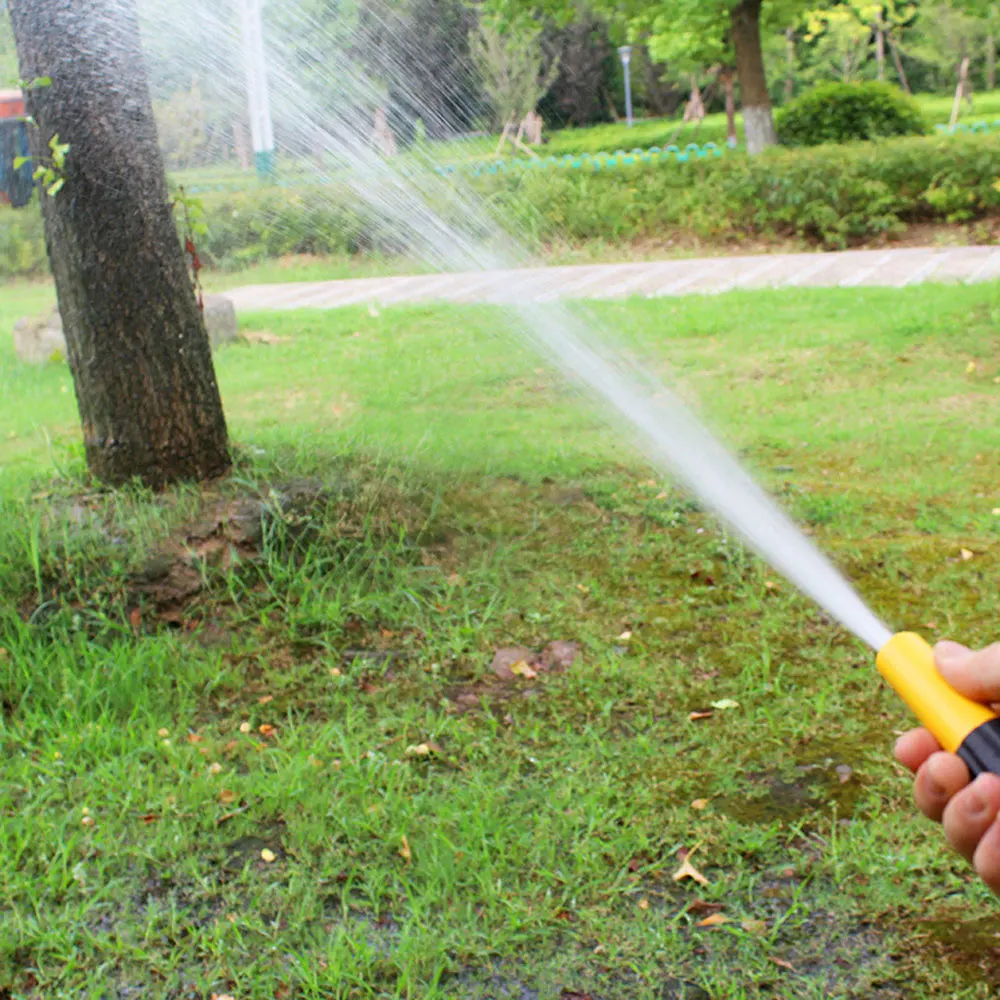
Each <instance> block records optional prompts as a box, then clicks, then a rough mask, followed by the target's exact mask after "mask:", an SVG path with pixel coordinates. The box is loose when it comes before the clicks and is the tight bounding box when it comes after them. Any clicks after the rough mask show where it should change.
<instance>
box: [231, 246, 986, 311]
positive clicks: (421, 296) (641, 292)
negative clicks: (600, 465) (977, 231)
mask: <svg viewBox="0 0 1000 1000" xmlns="http://www.w3.org/2000/svg"><path fill="white" fill-rule="evenodd" d="M995 278H1000V248H996V247H955V248H953V249H950V250H932V249H913V250H910V249H906V250H852V251H845V252H843V253H803V254H768V255H763V256H757V257H708V258H704V259H692V260H665V261H655V262H648V263H639V264H589V265H577V266H573V267H534V268H524V269H521V270H516V271H480V272H472V273H467V274H424V275H417V276H413V277H393V278H352V279H350V280H346V281H318V282H302V283H293V284H284V285H282V284H276V285H248V286H246V287H243V288H237V289H234V290H232V291H231V292H227V293H226V294H227V295H228V296H229V297H230V298H231V299H232V300H233V302H234V304H235V306H236V309H237V311H238V312H250V311H254V310H262V309H339V308H340V307H341V306H356V305H377V306H390V305H397V304H403V303H416V302H466V303H469V302H492V303H518V304H521V303H525V302H551V301H554V300H556V299H562V298H576V299H620V298H627V297H628V296H632V295H636V296H642V297H645V298H658V297H661V296H670V295H691V294H694V293H697V292H702V293H716V292H728V291H731V290H732V289H736V288H806V287H817V286H823V287H834V286H836V287H839V288H853V287H855V286H859V285H882V286H888V287H892V288H903V287H905V286H906V285H915V284H918V283H920V282H926V281H939V282H974V281H988V280H990V279H995Z"/></svg>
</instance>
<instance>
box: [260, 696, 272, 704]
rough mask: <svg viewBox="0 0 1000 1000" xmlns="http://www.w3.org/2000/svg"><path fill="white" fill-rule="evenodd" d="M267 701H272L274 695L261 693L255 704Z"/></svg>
mask: <svg viewBox="0 0 1000 1000" xmlns="http://www.w3.org/2000/svg"><path fill="white" fill-rule="evenodd" d="M269 701H274V695H273V694H265V695H261V696H260V697H259V698H258V699H257V704H258V705H266V704H267V703H268V702H269Z"/></svg>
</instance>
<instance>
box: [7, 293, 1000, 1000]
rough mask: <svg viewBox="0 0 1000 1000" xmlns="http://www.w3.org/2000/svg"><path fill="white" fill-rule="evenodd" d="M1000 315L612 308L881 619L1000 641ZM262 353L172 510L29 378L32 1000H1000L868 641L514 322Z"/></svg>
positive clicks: (13, 745)
mask: <svg viewBox="0 0 1000 1000" xmlns="http://www.w3.org/2000/svg"><path fill="white" fill-rule="evenodd" d="M998 293H1000V288H998V287H997V286H995V285H982V286H975V287H969V288H945V287H937V286H922V287H915V288H912V289H907V290H904V291H897V290H875V289H850V290H846V289H843V290H815V291H811V290H801V291H788V292H775V293H771V292H767V293H765V292H761V293H752V294H751V293H739V294H730V295H725V296H717V297H707V298H698V297H692V298H685V299H679V300H659V301H635V302H627V303H616V304H604V305H602V306H600V307H598V308H599V312H600V313H601V314H602V316H603V317H604V318H605V319H606V320H607V321H608V322H609V323H611V324H613V326H614V327H615V328H617V329H618V330H619V331H620V334H621V337H622V338H623V340H624V341H625V343H626V344H627V345H628V346H629V347H630V348H631V349H632V350H633V351H634V352H636V353H637V354H639V355H640V356H641V357H643V358H645V359H646V361H647V364H648V366H649V367H650V368H651V369H652V370H659V371H662V370H665V368H666V366H667V365H669V366H670V369H671V370H672V371H673V372H674V373H675V374H676V377H677V379H678V380H679V383H680V388H681V390H682V392H684V393H685V394H686V395H687V396H688V397H690V398H691V399H692V400H697V401H699V403H698V405H699V407H700V409H701V411H702V412H703V413H704V414H705V416H706V418H707V419H708V420H709V421H710V422H711V423H712V424H713V425H714V426H716V427H718V428H721V429H722V431H723V432H724V436H725V437H726V439H727V440H728V441H729V442H730V443H731V444H732V445H733V447H734V448H738V449H740V450H741V452H742V453H743V454H744V455H745V456H746V460H747V462H748V463H749V464H750V466H751V467H752V468H753V469H754V470H755V471H756V472H757V473H758V474H759V475H760V476H761V478H762V479H763V480H764V481H765V482H766V483H767V484H768V485H769V486H770V487H771V488H772V489H773V490H774V491H775V492H777V493H778V494H780V495H781V497H782V498H783V501H784V502H785V503H786V504H787V505H788V506H789V507H790V509H791V510H792V511H793V512H794V513H795V515H796V516H797V517H798V519H799V520H800V521H801V522H802V523H803V524H804V525H805V526H806V528H807V529H808V530H809V531H810V532H811V533H812V534H813V536H814V537H815V539H816V540H817V541H818V543H819V544H820V545H821V546H822V547H823V548H825V549H826V550H827V551H829V552H830V553H831V554H832V555H833V557H834V558H835V559H836V560H837V561H838V562H839V563H840V564H841V565H842V566H843V567H844V569H845V571H846V572H847V573H849V574H850V576H851V577H852V578H853V579H854V580H856V581H857V583H858V586H859V589H860V590H861V591H862V593H863V594H865V595H866V596H867V597H868V598H869V600H870V601H871V603H872V605H873V606H874V608H875V609H876V611H877V612H878V613H879V614H881V615H883V616H884V617H885V618H886V620H888V621H889V622H890V623H891V625H893V626H894V627H912V628H917V629H919V630H920V631H922V632H923V633H924V634H926V635H927V636H928V637H931V638H933V637H937V636H943V635H946V634H947V635H952V636H955V637H960V638H962V639H964V640H965V641H967V642H970V643H979V642H985V641H987V640H988V639H990V638H995V637H996V636H997V632H998V623H997V612H996V594H997V590H998V584H1000V516H997V515H996V514H995V513H994V510H995V509H997V508H1000V486H998V483H997V459H996V455H997V453H998V445H1000V432H998V430H997V407H998V402H1000V329H998V324H1000V296H998ZM48 294H50V293H49V292H48V291H47V290H46V288H45V287H44V286H16V287H15V286H11V287H9V288H7V289H5V290H4V291H3V292H2V293H0V329H3V328H6V327H7V326H8V325H9V323H8V320H9V319H11V318H12V317H14V316H16V315H21V314H22V313H24V312H25V311H28V307H29V306H30V307H31V308H33V309H34V308H41V306H42V305H44V300H45V296H46V295H48ZM244 326H245V327H246V328H248V329H252V330H256V331H258V332H260V331H267V332H269V333H270V334H272V335H273V336H272V337H271V338H270V339H271V340H272V341H273V342H271V343H268V344H258V345H255V346H234V347H230V348H228V349H225V350H223V351H221V352H220V353H219V355H218V356H217V367H218V373H219V378H220V381H221V385H222V389H223V395H224V398H225V402H226V408H227V412H228V416H229V420H230V425H231V430H232V435H233V438H234V441H235V442H236V443H237V445H238V456H239V457H238V462H237V466H236V470H235V471H234V474H233V475H232V477H231V478H230V479H229V480H227V481H226V482H223V483H220V484H216V485H214V486H212V487H211V488H208V489H206V490H205V491H204V492H198V491H195V490H193V489H184V490H179V491H176V492H172V493H168V494H164V495H161V496H149V495H146V494H144V493H143V492H142V491H140V490H128V491H123V492H121V493H117V494H106V493H102V492H101V491H99V490H97V489H95V488H93V487H92V486H88V485H87V484H86V483H85V481H84V480H83V478H82V467H81V458H80V447H79V442H78V431H77V428H76V423H75V421H76V415H75V408H74V403H73V397H72V388H71V386H70V380H69V377H68V374H67V372H66V371H65V369H62V368H60V367H49V368H46V369H43V370H37V369H25V368H22V367H19V366H17V365H16V363H15V362H14V360H13V357H12V355H11V353H10V348H9V344H8V343H7V342H3V343H0V387H2V390H3V391H2V393H0V427H2V428H3V433H2V434H0V517H2V524H3V530H2V532H0V594H2V595H3V600H2V601H0V745H2V749H3V753H4V760H5V768H4V781H3V783H2V785H0V813H2V816H3V820H2V823H0V879H2V895H0V913H2V920H0V996H9V997H12V998H14V997H17V998H27V997H31V998H35V997H39V998H40V997H45V998H48V997H58V996H66V997H79V996H86V997H102V998H104V997H115V998H118V997H121V998H124V997H138V996H142V997H144V998H145V997H164V998H166V997H169V998H181V997H185V998H187V997H205V998H208V997H210V996H212V995H213V994H215V995H217V996H219V997H222V996H230V997H236V998H240V1000H251V998H252V1000H264V998H272V997H274V998H279V997H280V998H292V997H315V998H318V997H324V998H329V997H336V998H341V997H342V998H376V997H407V998H413V1000H417V998H420V1000H433V998H455V1000H460V998H461V1000H476V998H482V1000H485V998H491V1000H499V998H507V997H511V998H514V997H516V998H523V1000H532V998H538V1000H549V998H561V1000H573V998H578V1000H580V998H584V997H592V998H594V1000H625V998H629V1000H631V998H658V1000H668V998H671V1000H680V998H712V1000H716V998H731V1000H736V998H756V997H760V996H772V997H782V998H789V1000H791V998H796V1000H798V998H816V1000H819V998H829V997H845V998H846V997H856V998H871V997H876V998H881V1000H890V998H893V1000H903V998H907V1000H910V998H923V997H928V998H929V997H949V998H968V1000H971V998H986V997H989V996H993V995H994V994H995V991H996V989H997V988H998V986H1000V973H998V971H997V968H996V960H995V954H996V943H997V942H996V937H995V921H994V919H993V915H994V913H995V905H996V904H995V902H994V901H993V900H992V899H991V898H990V897H988V895H987V894H986V893H985V891H984V890H982V889H981V888H980V887H979V886H978V885H977V884H976V883H975V882H974V880H973V879H972V878H970V876H969V875H968V873H967V872H966V870H965V866H964V865H963V864H962V863H960V862H959V861H958V860H956V859H955V858H953V857H952V856H951V855H950V854H948V853H947V852H946V851H945V850H944V849H943V843H942V837H941V834H940V831H939V830H938V829H936V828H934V827H932V826H931V825H930V824H929V823H926V822H925V821H922V820H920V819H919V818H918V817H917V816H916V815H915V813H914V809H913V807H912V806H911V803H910V796H909V782H908V780H907V779H906V777H905V776H904V775H903V774H902V773H901V772H900V769H899V768H898V767H897V766H896V765H894V763H893V762H892V760H891V745H892V741H893V738H894V736H893V734H894V732H897V731H900V730H902V729H903V728H904V727H906V726H907V725H908V724H909V721H908V719H907V716H906V712H905V710H904V709H903V708H902V706H901V705H900V704H899V703H898V701H897V700H896V699H895V697H894V696H893V695H892V694H891V693H890V692H888V691H887V690H886V689H885V688H884V687H883V686H882V685H881V683H880V682H879V680H878V678H877V675H876V673H875V671H874V668H873V664H872V655H871V653H870V651H868V650H866V649H864V648H863V647H862V646H861V645H860V644H859V643H858V642H856V641H855V640H853V639H852V638H851V637H849V636H848V635H846V634H845V633H844V632H843V631H842V630H840V629H839V628H837V627H835V626H834V625H832V624H831V622H830V621H829V620H828V619H827V618H825V616H824V615H822V614H821V613H820V612H819V611H818V610H817V609H815V608H814V607H812V606H811V605H810V604H809V603H808V602H806V601H805V600H803V599H801V598H799V597H798V596H797V595H796V594H795V593H793V592H792V591H791V589H790V588H789V587H788V586H787V585H785V584H784V583H783V582H782V581H780V580H777V579H776V578H774V577H773V575H772V574H771V573H770V571H769V570H768V569H767V568H766V567H765V566H762V565H761V564H760V563H759V562H757V561H756V560H755V559H753V558H751V557H749V556H748V555H747V554H746V553H745V551H744V550H743V549H742V548H741V547H740V546H739V545H738V544H737V543H736V542H735V541H734V540H733V539H732V538H731V537H730V536H728V535H727V534H726V533H725V532H724V531H722V530H721V529H720V527H719V526H718V525H717V524H716V523H715V522H714V521H713V520H712V519H711V518H710V517H708V516H707V515H705V514H704V513H702V512H701V511H700V510H699V508H698V506H697V505H696V504H694V503H692V502H691V501H690V500H689V499H688V498H687V497H685V496H683V495H681V494H679V493H677V492H676V491H675V490H674V489H673V488H671V487H670V486H669V485H665V484H663V483H661V482H658V481H657V480H656V479H655V477H653V476H652V475H651V474H650V472H649V470H648V469H646V468H645V467H644V466H643V464H642V463H641V462H640V461H639V460H637V459H636V458H635V457H634V456H633V455H632V454H631V453H630V452H629V451H628V450H627V449H625V448H623V447H622V445H621V444H620V442H619V441H618V440H616V438H615V437H614V436H613V435H612V434H611V433H610V432H609V431H608V430H607V429H606V427H605V425H604V423H603V422H602V421H601V420H600V419H599V417H598V416H597V415H596V414H595V413H594V412H593V411H592V410H591V409H590V408H589V407H588V406H587V405H586V404H585V401H583V400H581V399H580V398H579V397H578V396H577V394H575V393H574V392H571V391H569V390H568V389H566V388H565V387H563V386H562V385H561V384H560V383H559V382H558V380H557V379H556V378H555V377H554V376H553V375H552V374H551V373H550V372H549V371H548V370H547V369H546V368H544V367H543V366H542V365H541V364H540V363H539V362H538V360H537V359H536V358H535V357H533V356H532V355H531V354H530V353H529V352H528V351H527V350H525V349H523V348H521V347H520V346H519V345H517V344H511V343H510V341H508V340H507V339H506V338H505V336H504V334H503V327H504V322H503V314H502V313H501V312H499V311H497V310H495V309H492V308H487V307H481V308H457V307H454V308H445V307H439V308H430V307H428V308H420V309H416V308H410V309H398V310H389V311H385V312H381V313H370V312H368V311H366V310H345V311H341V312H336V313H318V312H300V313H284V314H270V315H263V314H262V315H256V316H253V317H247V318H246V321H245V323H244ZM962 549H966V550H968V552H971V553H972V557H971V558H963V557H962V554H961V553H962ZM553 642H561V643H575V644H577V645H578V647H579V655H578V657H577V658H576V659H575V660H574V661H573V662H572V663H571V664H569V665H566V660H567V659H568V657H565V656H563V657H562V659H561V663H562V666H563V667H564V669H557V668H558V666H559V664H556V668H553V669H545V667H544V666H543V665H540V664H538V663H537V662H536V661H535V660H534V659H533V657H532V654H531V653H530V652H527V651H528V650H530V651H541V650H543V649H544V648H546V647H547V646H549V644H551V643H553ZM507 647H525V650H523V651H520V652H517V653H514V654H512V656H511V657H510V659H509V660H508V663H514V664H515V671H516V672H515V673H510V672H508V673H506V674H505V678H504V677H500V676H498V675H497V674H496V673H495V672H494V671H493V669H492V664H493V661H494V656H495V653H496V651H497V650H498V649H502V648H507ZM556 652H559V653H561V654H565V653H566V652H567V650H566V648H565V647H559V648H558V649H557V650H556ZM522 658H523V659H525V660H527V661H528V663H529V664H530V663H535V666H534V667H530V666H529V668H528V669H525V667H524V666H523V665H520V666H519V665H517V664H518V663H519V662H520V661H521V659H522ZM548 664H549V665H551V664H552V658H551V657H550V659H549V661H548ZM532 674H536V676H532ZM713 703H717V705H716V706H714V707H713ZM692 713H694V714H695V715H697V716H702V717H701V718H693V717H692ZM685 852H693V853H691V854H690V856H688V855H686V854H685ZM685 859H686V860H687V861H688V863H689V865H690V866H692V867H693V870H694V871H695V872H696V873H697V875H698V876H699V878H700V879H703V881H699V880H698V879H696V878H690V877H688V878H677V877H676V876H677V875H679V874H681V873H682V870H685V871H690V870H691V869H690V868H688V869H683V862H684V860H685Z"/></svg>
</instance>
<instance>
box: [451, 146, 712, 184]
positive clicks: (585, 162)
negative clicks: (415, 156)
mask: <svg viewBox="0 0 1000 1000" xmlns="http://www.w3.org/2000/svg"><path fill="white" fill-rule="evenodd" d="M724 151H725V147H719V146H717V145H716V144H715V143H714V142H706V143H705V144H704V145H703V146H699V145H697V144H696V143H693V142H692V143H688V145H687V146H685V147H684V148H683V149H681V148H680V147H679V146H666V147H665V148H663V149H661V148H660V147H659V146H650V147H649V149H632V150H628V151H626V150H624V149H618V150H615V152H613V153H605V152H601V153H567V154H566V155H565V156H546V157H531V158H525V159H515V160H483V161H478V162H476V163H464V164H460V165H457V166H456V165H451V166H444V167H435V168H434V170H435V172H436V173H439V174H442V175H448V174H454V173H458V172H462V173H470V174H472V176H473V177H479V176H481V175H482V174H510V173H524V172H530V171H534V170H594V171H598V170H614V169H616V168H617V167H632V166H636V165H637V164H640V163H666V162H669V161H674V162H676V163H686V162H687V161H688V160H691V159H696V160H703V159H706V158H708V157H717V156H722V154H723V152H724Z"/></svg>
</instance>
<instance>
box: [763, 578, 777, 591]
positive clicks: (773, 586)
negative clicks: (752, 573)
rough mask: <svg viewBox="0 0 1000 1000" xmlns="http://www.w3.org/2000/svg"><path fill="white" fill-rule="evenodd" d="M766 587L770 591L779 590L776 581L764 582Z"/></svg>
mask: <svg viewBox="0 0 1000 1000" xmlns="http://www.w3.org/2000/svg"><path fill="white" fill-rule="evenodd" d="M764 586H765V588H767V589H768V590H777V589H778V585H777V584H776V583H775V582H774V580H765V581H764Z"/></svg>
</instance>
